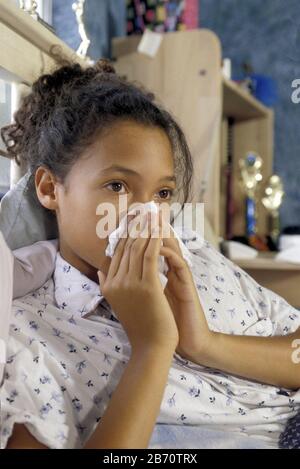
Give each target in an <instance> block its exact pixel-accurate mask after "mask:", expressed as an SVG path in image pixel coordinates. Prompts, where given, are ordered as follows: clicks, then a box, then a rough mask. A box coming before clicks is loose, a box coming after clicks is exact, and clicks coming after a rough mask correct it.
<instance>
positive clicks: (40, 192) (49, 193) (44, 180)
mask: <svg viewBox="0 0 300 469" xmlns="http://www.w3.org/2000/svg"><path fill="white" fill-rule="evenodd" d="M57 184H58V182H57V179H56V177H55V176H54V175H53V173H52V172H51V171H50V170H49V169H47V168H44V167H43V166H40V167H39V168H38V169H37V170H36V172H35V188H36V194H37V197H38V199H39V201H40V203H41V204H42V205H43V207H45V208H47V209H49V210H56V209H57V208H58V197H57Z"/></svg>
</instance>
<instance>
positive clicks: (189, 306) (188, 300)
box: [160, 221, 214, 364]
mask: <svg viewBox="0 0 300 469" xmlns="http://www.w3.org/2000/svg"><path fill="white" fill-rule="evenodd" d="M165 229H167V226H166V224H165V222H164V221H163V233H164V232H165ZM166 233H168V234H169V236H168V237H164V236H163V246H162V247H161V249H160V254H161V255H163V256H165V258H166V261H167V263H168V267H169V271H168V273H167V278H168V283H167V285H166V287H165V290H164V293H165V295H166V297H167V299H168V302H169V304H170V306H171V308H172V311H173V314H174V317H175V320H176V324H177V327H178V332H179V343H178V347H177V348H176V352H177V353H179V355H181V356H182V357H183V358H187V359H189V360H191V361H195V360H196V358H197V362H198V363H199V361H201V357H203V364H204V363H205V359H204V357H205V355H206V354H207V353H208V350H209V347H210V343H211V340H212V337H213V335H214V333H213V332H212V331H210V330H209V328H208V325H207V321H206V318H205V315H204V312H203V308H202V306H201V303H200V300H199V295H198V292H197V288H196V286H195V282H194V279H193V275H192V273H191V271H190V268H189V266H188V264H187V262H186V260H185V259H184V258H183V256H182V253H181V249H180V247H179V243H178V240H177V239H176V237H175V236H174V233H173V232H172V231H171V230H168V231H166Z"/></svg>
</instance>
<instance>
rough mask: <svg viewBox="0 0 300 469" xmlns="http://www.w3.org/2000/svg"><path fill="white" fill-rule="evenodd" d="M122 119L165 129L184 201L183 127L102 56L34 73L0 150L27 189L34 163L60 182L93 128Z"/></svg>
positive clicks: (187, 166) (188, 179)
mask: <svg viewBox="0 0 300 469" xmlns="http://www.w3.org/2000/svg"><path fill="white" fill-rule="evenodd" d="M62 63H63V65H62ZM127 119H129V120H134V121H136V122H137V123H140V124H144V125H146V126H154V127H158V128H160V129H163V130H164V132H165V133H166V134H167V136H168V137H169V140H170V143H171V146H172V150H173V154H174V168H175V174H176V178H177V184H178V191H179V192H181V191H182V194H183V203H185V202H187V201H188V199H189V196H190V192H191V184H192V177H193V163H192V157H191V154H190V151H189V148H188V145H187V142H186V139H185V136H184V133H183V131H182V130H181V128H180V127H179V125H178V124H177V122H176V121H175V119H174V118H173V117H172V116H171V114H170V113H169V112H167V111H166V110H165V109H163V108H162V107H161V106H159V105H158V104H157V103H156V102H155V96H154V94H152V93H150V92H148V91H147V90H145V89H144V88H143V87H142V86H141V85H137V84H136V83H135V82H129V81H127V79H126V78H125V77H121V76H119V75H117V74H116V72H115V69H114V67H113V66H112V64H111V63H110V62H109V61H108V60H106V59H100V60H98V61H97V62H96V63H95V64H94V65H92V66H91V65H89V66H87V67H86V68H83V67H82V66H81V65H80V64H79V63H76V62H71V61H67V60H64V62H61V63H60V64H59V68H57V66H56V68H55V69H54V71H52V73H49V74H44V75H42V76H40V77H39V78H38V80H36V81H35V82H34V83H33V85H32V89H31V92H30V94H28V95H27V96H26V97H25V98H23V101H22V104H21V106H20V108H19V109H18V110H17V111H16V112H15V113H14V122H13V123H12V124H10V125H6V126H5V127H3V128H2V129H1V137H2V140H3V142H4V144H5V147H6V152H1V154H2V155H4V156H6V157H9V158H14V159H15V160H16V162H17V163H18V164H21V162H23V163H24V164H25V166H26V167H27V168H28V169H29V170H30V173H31V178H30V180H29V181H30V182H29V184H30V186H31V184H33V186H31V189H33V188H34V174H35V171H36V169H37V168H38V167H39V166H44V167H46V168H48V169H49V170H51V171H52V172H53V173H54V174H55V175H56V176H57V177H58V179H60V180H61V181H62V182H63V181H64V178H65V177H66V175H67V174H68V171H69V170H70V168H71V166H72V165H73V164H74V163H75V162H76V160H77V159H78V158H79V157H80V155H81V154H82V152H83V151H84V150H85V149H86V148H87V146H88V145H89V144H91V143H92V142H93V137H94V136H95V135H96V134H98V133H99V131H101V130H102V129H106V128H109V126H111V125H113V124H114V123H116V122H117V121H120V120H127ZM33 192H34V193H35V190H33Z"/></svg>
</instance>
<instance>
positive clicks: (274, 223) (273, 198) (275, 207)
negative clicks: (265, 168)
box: [262, 174, 284, 246]
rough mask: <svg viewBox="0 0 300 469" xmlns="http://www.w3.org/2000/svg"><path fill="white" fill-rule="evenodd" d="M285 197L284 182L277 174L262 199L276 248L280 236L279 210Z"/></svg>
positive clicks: (269, 182) (270, 181)
mask: <svg viewBox="0 0 300 469" xmlns="http://www.w3.org/2000/svg"><path fill="white" fill-rule="evenodd" d="M283 197H284V190H283V184H282V181H281V179H280V177H279V176H278V175H277V174H273V175H272V176H271V177H270V179H269V181H268V185H267V186H266V188H265V195H264V197H263V198H262V203H263V205H264V207H265V208H266V209H267V211H268V212H269V215H270V237H271V239H272V241H273V242H274V244H275V246H277V245H278V238H279V234H280V220H279V208H280V206H281V204H282V199H283Z"/></svg>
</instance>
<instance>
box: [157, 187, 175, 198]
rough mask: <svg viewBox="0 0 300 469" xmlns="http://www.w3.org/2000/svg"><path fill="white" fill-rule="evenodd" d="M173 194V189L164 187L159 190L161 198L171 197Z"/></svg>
mask: <svg viewBox="0 0 300 469" xmlns="http://www.w3.org/2000/svg"><path fill="white" fill-rule="evenodd" d="M172 195H173V191H172V190H171V189H162V190H161V191H159V196H160V198H161V199H168V198H169V199H170V198H171V197H172Z"/></svg>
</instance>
